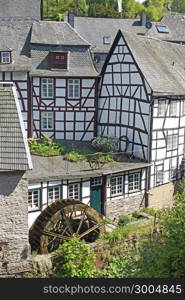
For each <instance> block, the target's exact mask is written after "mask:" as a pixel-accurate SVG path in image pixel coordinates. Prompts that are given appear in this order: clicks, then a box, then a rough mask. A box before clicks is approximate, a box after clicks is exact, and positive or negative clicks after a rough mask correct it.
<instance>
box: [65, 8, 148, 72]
mask: <svg viewBox="0 0 185 300" xmlns="http://www.w3.org/2000/svg"><path fill="white" fill-rule="evenodd" d="M64 20H65V21H66V22H68V23H69V24H70V25H71V26H72V27H73V28H74V29H75V30H76V31H77V32H78V33H79V34H80V35H81V36H82V37H83V38H84V39H85V40H87V41H88V42H89V43H90V44H91V52H92V55H93V58H94V62H95V65H96V68H97V69H98V71H101V68H102V66H103V63H104V62H105V59H106V57H107V54H108V52H109V50H110V48H111V45H112V43H113V41H114V38H115V36H116V34H117V32H118V30H119V29H121V30H124V31H126V32H129V33H132V34H141V35H144V34H145V32H146V31H147V28H146V22H147V16H146V14H144V13H142V14H141V17H140V19H121V18H120V19H118V18H93V17H79V16H75V15H74V13H72V12H69V13H68V14H67V15H66V16H65V17H64Z"/></svg>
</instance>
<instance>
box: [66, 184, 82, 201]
mask: <svg viewBox="0 0 185 300" xmlns="http://www.w3.org/2000/svg"><path fill="white" fill-rule="evenodd" d="M68 197H69V198H71V199H76V200H80V185H79V183H73V184H69V185H68Z"/></svg>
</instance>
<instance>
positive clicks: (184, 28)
mask: <svg viewBox="0 0 185 300" xmlns="http://www.w3.org/2000/svg"><path fill="white" fill-rule="evenodd" d="M160 27H162V28H161V30H162V31H163V32H161V30H160ZM163 28H164V29H165V30H163ZM146 35H147V36H149V37H154V38H158V39H161V40H165V41H173V42H185V14H178V15H169V16H165V17H163V18H162V19H161V21H160V22H153V26H152V27H151V28H150V29H149V30H148V31H147V32H146Z"/></svg>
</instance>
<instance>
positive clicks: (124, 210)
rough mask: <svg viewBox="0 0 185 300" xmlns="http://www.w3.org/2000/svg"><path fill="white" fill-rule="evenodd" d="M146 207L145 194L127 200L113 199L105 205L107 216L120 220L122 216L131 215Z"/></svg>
mask: <svg viewBox="0 0 185 300" xmlns="http://www.w3.org/2000/svg"><path fill="white" fill-rule="evenodd" d="M144 206H145V195H144V194H139V195H135V196H129V197H126V198H124V197H122V198H111V199H109V200H108V201H107V202H106V204H105V215H106V217H107V218H110V219H118V218H119V217H120V216H123V215H130V214H132V213H133V212H134V211H135V210H139V209H141V208H142V207H144Z"/></svg>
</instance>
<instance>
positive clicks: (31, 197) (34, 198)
mask: <svg viewBox="0 0 185 300" xmlns="http://www.w3.org/2000/svg"><path fill="white" fill-rule="evenodd" d="M39 209H40V189H37V190H30V191H28V210H29V211H30V210H39Z"/></svg>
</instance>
